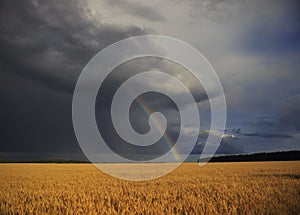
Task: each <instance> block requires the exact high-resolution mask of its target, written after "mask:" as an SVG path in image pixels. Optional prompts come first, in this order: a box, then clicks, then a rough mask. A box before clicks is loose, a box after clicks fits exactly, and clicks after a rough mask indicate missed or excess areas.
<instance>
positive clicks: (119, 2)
mask: <svg viewBox="0 0 300 215" xmlns="http://www.w3.org/2000/svg"><path fill="white" fill-rule="evenodd" d="M106 3H107V4H109V5H110V6H111V7H115V8H119V9H121V10H122V11H123V12H125V13H126V14H129V15H135V16H138V17H141V18H144V19H147V20H149V21H151V22H158V21H164V20H165V19H164V17H163V16H162V14H160V13H159V12H158V11H157V10H155V9H153V8H151V7H149V6H146V5H143V4H140V3H135V2H130V1H127V0H106Z"/></svg>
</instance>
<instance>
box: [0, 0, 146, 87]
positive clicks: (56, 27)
mask: <svg viewBox="0 0 300 215" xmlns="http://www.w3.org/2000/svg"><path fill="white" fill-rule="evenodd" d="M0 7H1V9H0V10H1V13H0V17H1V18H0V26H1V34H0V36H1V38H0V45H1V50H2V51H1V52H0V56H1V63H2V65H4V66H5V67H7V69H8V70H10V72H15V73H18V75H20V76H24V77H26V78H31V79H34V80H37V81H40V82H42V83H44V84H45V85H47V86H48V87H50V88H54V89H58V90H69V91H72V89H73V87H74V83H75V81H76V79H77V76H78V74H79V72H80V71H81V69H82V68H83V66H84V65H85V64H86V63H87V61H88V60H89V59H90V58H91V57H92V56H93V55H94V54H95V53H96V52H97V51H99V50H101V49H102V48H104V47H106V46H107V45H109V44H111V43H113V42H116V41H118V40H120V39H123V38H127V37H129V36H132V35H141V34H143V33H144V31H143V30H142V29H140V28H138V27H135V26H127V27H124V26H116V25H107V24H102V23H98V24H95V23H94V22H92V21H90V20H89V19H87V17H86V16H85V15H84V14H85V8H84V7H83V6H81V5H80V4H79V3H78V2H76V1H51V2H48V1H47V2H39V3H37V2H36V1H19V2H18V3H17V4H16V3H15V2H12V1H2V2H1V6H0Z"/></svg>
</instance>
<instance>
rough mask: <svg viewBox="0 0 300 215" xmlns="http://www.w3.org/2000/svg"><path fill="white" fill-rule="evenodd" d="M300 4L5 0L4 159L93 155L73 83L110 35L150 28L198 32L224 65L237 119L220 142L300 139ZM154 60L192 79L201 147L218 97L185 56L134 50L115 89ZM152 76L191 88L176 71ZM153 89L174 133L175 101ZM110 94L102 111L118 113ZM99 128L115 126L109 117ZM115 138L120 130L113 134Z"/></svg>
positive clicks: (219, 66)
mask: <svg viewBox="0 0 300 215" xmlns="http://www.w3.org/2000/svg"><path fill="white" fill-rule="evenodd" d="M298 11H300V4H299V2H298V1H292V0H289V1H284V0H282V1H275V2H274V1H270V0H263V1H250V0H246V1H235V0H225V1H217V0H216V1H198V0H190V1H177V0H174V1H172V0H167V1H159V0H154V1H151V2H147V1H125V0H113V1H111V0H107V1H106V0H103V1H97V0H88V1H61V0H53V1H36V0H25V1H8V0H7V1H6V0H3V1H1V2H0V47H1V48H0V88H1V90H0V99H1V106H0V119H1V121H0V134H1V143H0V160H2V159H4V160H5V159H26V160H34V159H65V160H68V159H85V157H84V155H83V153H82V151H81V149H80V147H79V145H78V143H77V140H76V137H75V134H74V131H73V126H72V95H73V90H74V87H75V84H76V81H77V79H78V77H79V75H80V72H81V70H82V69H83V68H84V66H85V65H86V64H87V63H88V61H89V60H90V59H91V58H92V57H93V56H94V55H95V54H96V53H97V52H99V51H100V50H102V49H103V48H105V47H107V46H108V45H110V44H112V43H114V42H117V41H119V40H121V39H125V38H128V37H131V36H138V35H146V34H157V35H165V36H171V37H175V38H178V39H180V40H183V41H185V42H187V43H189V44H191V45H192V46H194V47H195V48H197V49H198V50H199V51H200V52H201V53H202V54H203V55H204V56H205V57H206V58H207V59H208V61H209V62H210V63H211V65H212V66H213V67H214V69H215V71H216V72H217V74H218V75H219V77H220V80H221V83H222V85H223V88H224V91H225V96H226V99H227V126H226V132H225V134H224V135H223V136H222V137H223V140H222V142H221V144H220V147H219V149H218V152H217V153H219V154H232V153H234V154H235V153H252V152H261V151H281V150H300V108H299V107H300V64H299V62H300V15H299V12H298ZM149 69H151V70H157V71H164V72H166V73H168V74H172V75H174V76H175V77H177V78H178V79H180V80H182V81H183V82H185V83H187V85H188V87H189V89H190V91H191V92H192V94H193V96H194V97H195V100H196V101H197V103H198V106H199V109H200V117H201V130H200V131H198V130H195V129H194V128H193V126H191V127H188V128H185V130H184V133H185V135H186V142H187V144H188V143H189V137H190V136H191V135H198V143H197V144H196V146H195V148H194V150H193V153H194V154H199V153H201V151H202V149H203V144H204V143H205V140H206V138H207V135H208V132H209V126H210V108H209V102H208V100H207V95H206V92H205V90H204V89H203V87H202V86H201V85H199V83H197V82H195V80H194V79H193V77H191V76H190V75H189V73H188V71H186V70H185V69H184V68H182V67H181V66H179V65H177V64H175V63H173V62H169V61H167V60H161V59H142V60H141V59H139V60H133V61H132V62H127V63H125V64H124V65H120V66H119V67H118V68H117V69H116V70H115V71H114V72H113V74H112V75H111V76H110V77H108V80H107V83H106V85H105V86H103V90H104V91H105V92H107V96H108V97H109V96H111V95H110V93H112V91H113V89H114V88H115V87H116V86H117V85H118V84H120V83H121V81H122V80H124V79H126V77H127V76H128V75H132V74H136V73H138V72H140V71H144V70H149ZM118 71H122V72H121V73H122V74H125V75H122V74H121V73H120V72H118ZM145 83H146V84H149V85H151V86H153V87H164V88H165V89H167V90H168V91H170V93H173V94H176V95H179V96H181V98H184V94H182V92H180V91H178V90H177V88H176V86H172V85H170V84H168V82H164V83H160V82H159V80H157V82H155V83H147V82H145ZM212 88H213V86H212ZM218 96H219V95H217V94H216V95H215V99H218ZM143 99H144V100H145V101H146V102H148V104H149V105H150V106H151V107H152V108H153V109H157V110H160V111H161V112H163V113H164V114H165V115H166V116H167V119H168V123H169V124H168V126H169V128H168V133H169V136H170V137H171V138H172V139H174V140H176V137H177V136H178V132H179V125H180V124H179V123H180V120H179V118H178V116H177V114H178V110H177V109H176V106H174V104H173V103H172V101H170V100H168V99H167V98H164V97H163V96H159V95H155V94H152V95H151V94H148V95H145V96H144V98H143ZM100 101H101V102H100ZM106 102H108V100H106V99H102V100H97V102H96V117H97V121H98V120H105V119H104V118H105V116H106V115H107V114H109V110H108V109H107V108H106V107H105V104H106ZM130 117H131V120H132V124H133V127H134V128H135V129H136V130H137V131H138V132H140V133H145V132H147V130H148V129H149V125H148V124H147V123H146V122H147V116H145V115H144V114H143V112H141V111H140V110H139V107H138V106H137V105H134V104H133V106H132V113H131V115H130ZM99 130H101V131H102V132H104V134H105V135H106V136H107V138H110V137H113V135H112V134H111V132H112V131H111V130H110V129H109V127H106V128H99ZM211 132H215V133H214V135H219V134H218V132H217V131H211ZM110 144H117V140H115V139H113V138H111V143H110ZM160 150H165V149H161V148H157V151H158V152H160ZM130 153H132V151H131V152H130Z"/></svg>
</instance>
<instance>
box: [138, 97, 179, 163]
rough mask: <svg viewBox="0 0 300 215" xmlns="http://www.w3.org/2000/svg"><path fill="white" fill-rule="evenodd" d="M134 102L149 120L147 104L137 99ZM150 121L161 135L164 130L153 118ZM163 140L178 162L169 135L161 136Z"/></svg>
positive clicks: (177, 154)
mask: <svg viewBox="0 0 300 215" xmlns="http://www.w3.org/2000/svg"><path fill="white" fill-rule="evenodd" d="M136 101H137V103H138V105H139V106H140V107H141V109H142V110H143V111H144V113H145V114H146V115H147V116H148V118H149V117H150V115H151V113H153V111H152V110H151V109H150V107H149V106H147V104H146V103H145V102H144V101H143V100H142V99H141V98H139V97H137V98H136ZM151 119H152V122H153V123H154V125H155V126H156V127H157V128H158V129H159V131H160V133H161V134H163V130H164V128H162V126H161V124H160V123H159V121H158V120H156V119H155V117H152V118H151ZM163 140H164V142H165V143H166V144H167V145H168V146H169V148H170V150H171V152H172V154H173V156H174V158H175V159H176V161H179V160H180V157H179V153H178V151H177V150H176V146H174V143H173V140H172V139H171V138H170V137H169V135H168V134H167V133H166V132H165V133H164V134H163Z"/></svg>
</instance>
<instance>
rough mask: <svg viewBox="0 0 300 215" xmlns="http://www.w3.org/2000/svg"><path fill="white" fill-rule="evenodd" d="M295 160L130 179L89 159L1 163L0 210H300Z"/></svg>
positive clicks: (299, 171)
mask: <svg viewBox="0 0 300 215" xmlns="http://www.w3.org/2000/svg"><path fill="white" fill-rule="evenodd" d="M116 165H117V164H116ZM299 167H300V162H298V161H294V162H249V163H209V164H207V165H205V166H204V167H199V166H198V165H197V164H195V163H185V164H182V165H181V166H180V167H179V168H178V169H176V170H175V171H173V172H171V173H170V174H168V175H166V176H164V177H161V178H159V179H155V180H150V181H144V182H132V181H125V180H120V179H116V178H113V177H111V176H109V175H106V174H104V173H102V172H101V171H99V170H98V169H97V168H96V167H95V166H93V165H92V164H0V171H1V175H0V182H1V183H0V214H300V168H299Z"/></svg>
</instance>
